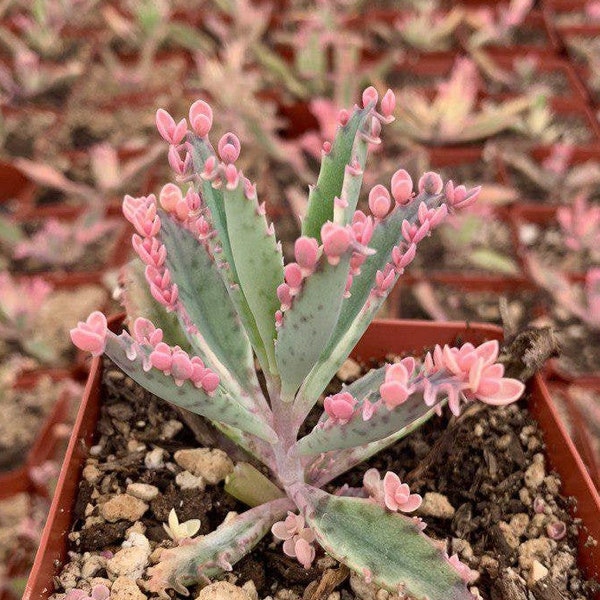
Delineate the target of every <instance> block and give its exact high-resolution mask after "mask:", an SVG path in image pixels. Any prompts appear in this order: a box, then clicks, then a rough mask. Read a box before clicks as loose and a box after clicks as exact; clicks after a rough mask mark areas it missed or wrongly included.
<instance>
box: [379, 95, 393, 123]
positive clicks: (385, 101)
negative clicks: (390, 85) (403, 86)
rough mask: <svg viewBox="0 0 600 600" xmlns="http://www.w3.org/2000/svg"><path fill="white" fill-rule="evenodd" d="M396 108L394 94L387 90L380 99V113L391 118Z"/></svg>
mask: <svg viewBox="0 0 600 600" xmlns="http://www.w3.org/2000/svg"><path fill="white" fill-rule="evenodd" d="M395 109H396V95H395V94H394V92H392V90H388V91H387V92H386V93H385V94H384V95H383V98H382V99H381V113H382V114H383V116H384V117H385V118H386V119H390V118H393V116H394V110H395Z"/></svg>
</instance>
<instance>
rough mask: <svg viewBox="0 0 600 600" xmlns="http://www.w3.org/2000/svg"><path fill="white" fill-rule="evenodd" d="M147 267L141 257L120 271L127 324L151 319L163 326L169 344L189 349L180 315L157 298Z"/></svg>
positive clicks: (161, 327) (160, 327)
mask: <svg viewBox="0 0 600 600" xmlns="http://www.w3.org/2000/svg"><path fill="white" fill-rule="evenodd" d="M144 270H145V265H144V263H143V262H142V261H141V260H140V259H139V258H134V259H133V260H132V261H130V262H129V263H127V264H126V265H125V266H124V267H123V269H122V271H121V283H122V285H123V286H124V292H123V300H122V302H123V306H124V308H125V311H126V313H127V319H126V323H127V325H128V326H129V328H130V329H131V327H133V323H134V322H135V320H136V319H138V318H140V317H143V318H144V319H148V320H149V321H151V322H152V323H153V324H154V326H155V327H157V328H159V329H162V332H163V340H164V341H165V342H166V343H167V344H169V346H179V347H180V348H182V349H183V350H185V351H186V352H190V351H191V349H192V347H191V345H190V343H189V341H188V339H187V337H186V336H185V335H184V334H183V331H182V330H181V327H180V326H179V320H178V319H177V315H176V314H175V313H168V312H167V311H166V310H165V307H164V306H163V305H162V304H159V303H158V302H157V301H156V300H155V299H154V297H153V296H152V294H151V293H150V286H149V285H148V282H147V281H146V276H145V275H144Z"/></svg>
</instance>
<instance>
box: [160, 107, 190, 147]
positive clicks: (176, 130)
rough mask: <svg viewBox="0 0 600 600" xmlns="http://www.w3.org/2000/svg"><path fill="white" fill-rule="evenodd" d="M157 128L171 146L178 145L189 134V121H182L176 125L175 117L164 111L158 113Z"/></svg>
mask: <svg viewBox="0 0 600 600" xmlns="http://www.w3.org/2000/svg"><path fill="white" fill-rule="evenodd" d="M156 128H157V129H158V132H159V133H160V135H161V136H162V137H163V138H164V139H165V140H166V141H167V142H169V144H172V145H178V144H180V143H181V142H182V140H183V138H184V137H185V136H186V134H187V121H186V120H185V119H181V121H179V123H177V124H175V120H174V119H173V117H172V116H171V115H170V114H169V113H168V112H167V111H166V110H164V109H162V108H159V109H158V110H157V111H156Z"/></svg>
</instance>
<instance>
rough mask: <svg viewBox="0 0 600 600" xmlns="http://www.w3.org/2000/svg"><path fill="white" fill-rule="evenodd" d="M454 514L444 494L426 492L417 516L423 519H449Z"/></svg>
mask: <svg viewBox="0 0 600 600" xmlns="http://www.w3.org/2000/svg"><path fill="white" fill-rule="evenodd" d="M455 512H456V511H455V510H454V507H453V506H452V504H450V502H449V501H448V498H446V496H444V494H438V493H436V492H427V493H426V494H425V496H424V497H423V503H422V504H421V506H420V507H419V509H418V511H417V514H419V515H423V516H425V517H437V518H438V519H451V518H452V517H453V516H454V513H455Z"/></svg>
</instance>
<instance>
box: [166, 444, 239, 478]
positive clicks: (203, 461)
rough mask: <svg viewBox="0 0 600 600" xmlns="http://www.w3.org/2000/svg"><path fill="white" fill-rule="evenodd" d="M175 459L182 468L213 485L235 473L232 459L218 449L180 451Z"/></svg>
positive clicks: (176, 453)
mask: <svg viewBox="0 0 600 600" xmlns="http://www.w3.org/2000/svg"><path fill="white" fill-rule="evenodd" d="M174 458H175V462H176V463H177V464H178V465H179V466H180V467H182V468H183V469H185V470H186V471H189V472H190V473H192V475H196V477H202V478H203V479H204V480H205V481H206V483H209V484H211V485H216V484H217V483H219V482H221V481H223V479H225V477H227V475H229V473H231V472H232V471H233V463H232V462H231V459H230V458H229V457H228V456H227V454H225V452H223V450H219V449H217V448H215V449H212V450H211V449H210V448H193V449H188V450H178V451H177V452H175V457H174Z"/></svg>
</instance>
